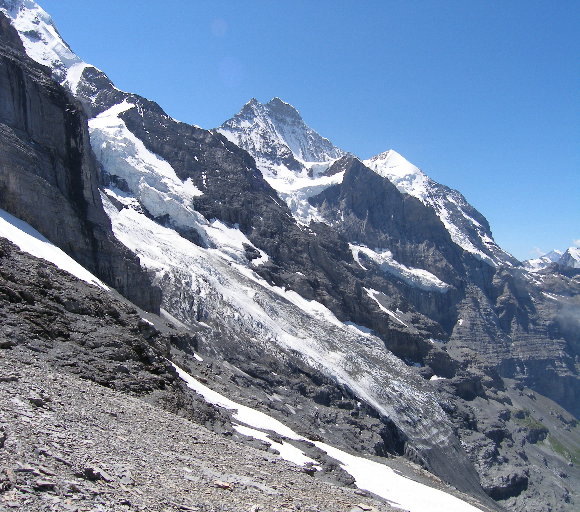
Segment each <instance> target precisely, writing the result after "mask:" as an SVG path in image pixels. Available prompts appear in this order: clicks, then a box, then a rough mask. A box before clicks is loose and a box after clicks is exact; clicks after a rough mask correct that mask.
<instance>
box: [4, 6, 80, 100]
mask: <svg viewBox="0 0 580 512" xmlns="http://www.w3.org/2000/svg"><path fill="white" fill-rule="evenodd" d="M0 11H2V12H3V13H4V14H6V16H8V17H9V18H10V19H11V20H12V24H13V25H14V28H16V30H17V31H18V32H19V34H20V38H21V39H22V43H23V44H24V48H25V50H26V53H27V54H28V56H29V57H30V58H32V59H33V60H35V61H36V62H38V63H40V64H43V65H45V66H48V67H49V68H50V69H51V70H52V72H53V75H54V77H55V78H56V79H57V80H58V81H59V82H60V83H62V84H63V85H66V86H68V87H69V88H70V90H71V91H72V92H73V93H74V92H75V91H76V88H77V86H78V83H79V80H80V78H81V76H82V73H83V71H84V69H85V68H86V67H87V63H86V62H83V61H82V60H81V59H80V58H79V57H78V56H77V55H76V54H75V53H74V52H73V51H72V50H71V49H70V47H69V46H68V44H66V43H65V42H64V41H63V39H62V37H61V36H60V34H59V33H58V30H57V29H56V26H55V24H54V22H53V21H52V18H51V17H50V16H49V15H48V14H47V13H46V11H45V10H44V9H42V7H40V6H39V5H38V4H37V3H36V2H34V1H33V0H0Z"/></svg>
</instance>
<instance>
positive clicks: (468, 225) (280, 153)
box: [218, 98, 517, 265]
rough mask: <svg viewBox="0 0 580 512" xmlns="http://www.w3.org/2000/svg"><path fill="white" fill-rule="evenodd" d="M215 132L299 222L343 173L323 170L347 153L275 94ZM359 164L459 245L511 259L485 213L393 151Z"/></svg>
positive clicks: (500, 260) (491, 258)
mask: <svg viewBox="0 0 580 512" xmlns="http://www.w3.org/2000/svg"><path fill="white" fill-rule="evenodd" d="M218 131H219V132H220V133H222V134H224V135H225V136H226V137H227V138H228V139H229V140H231V141H232V142H234V143H236V144H237V145H238V146H240V147H242V148H244V149H245V150H247V151H248V152H249V153H250V154H251V155H252V156H253V157H254V158H255V159H256V164H257V166H258V168H259V169H260V170H261V171H262V173H263V175H264V178H265V179H266V180H267V181H268V182H269V183H270V185H272V187H273V188H274V189H276V190H277V191H278V192H279V194H280V195H281V197H282V198H284V199H285V200H286V202H287V204H288V206H289V207H290V208H291V209H292V211H293V213H294V216H295V217H296V218H297V220H299V221H300V222H302V223H305V224H308V223H309V222H310V221H311V220H320V217H319V215H318V214H317V211H316V209H314V208H313V207H312V205H311V204H310V203H309V201H308V200H309V198H311V197H313V196H314V195H316V194H317V193H320V192H321V191H322V190H324V189H325V188H326V187H329V186H331V185H334V184H337V183H340V180H341V179H342V177H343V176H342V175H340V174H332V173H329V172H328V169H329V168H330V166H331V165H332V163H333V162H335V161H336V160H337V159H338V158H340V157H344V156H346V155H347V153H346V152H345V151H343V150H341V149H339V148H337V147H336V146H334V145H333V144H332V143H331V142H330V141H329V140H328V139H326V138H324V137H322V136H321V135H319V134H318V133H316V132H315V131H314V130H312V128H310V127H309V126H308V125H307V124H306V123H305V122H304V120H303V119H302V118H301V116H300V114H299V113H298V111H297V110H296V109H295V108H294V107H293V106H291V105H289V104H288V103H285V102H283V101H282V100H281V99H279V98H274V99H272V100H270V101H269V102H268V103H264V104H262V103H259V102H258V101H257V100H256V99H254V98H253V99H252V100H250V101H249V102H248V103H247V104H246V105H244V107H243V108H242V110H241V111H240V112H239V113H238V114H236V115H235V116H234V117H232V118H231V119H229V120H227V121H226V122H225V123H223V124H222V125H221V126H220V127H219V128H218ZM363 163H364V164H365V165H366V166H367V167H369V168H370V169H372V170H373V171H375V172H376V173H377V174H379V175H380V176H382V177H384V178H387V179H388V180H390V181H391V182H392V183H393V184H395V185H396V186H397V188H398V189H399V190H400V191H401V192H404V193H406V194H409V195H412V196H413V197H416V198H417V199H419V200H420V201H421V202H423V203H424V204H425V205H427V206H429V207H431V208H433V210H434V211H435V212H436V213H437V215H438V216H439V218H440V219H441V221H442V222H443V224H444V225H445V227H446V229H447V230H448V232H449V234H450V236H451V238H452V240H453V242H455V243H456V244H457V245H459V246H460V247H461V248H462V249H464V250H466V251H468V252H470V253H472V254H474V255H476V256H477V257H479V258H481V259H483V260H485V261H488V262H490V263H491V264H493V265H502V264H516V263H517V261H516V260H515V258H513V257H512V256H511V255H509V254H508V253H506V252H505V251H503V250H502V249H501V248H500V247H498V245H497V244H496V243H495V242H494V240H493V237H492V234H491V230H490V228H489V224H488V222H487V220H486V219H485V217H483V215H481V213H479V212H478V211H477V210H475V208H473V207H472V206H471V205H470V204H469V203H468V202H467V201H466V199H465V198H464V197H463V196H462V195H461V194H460V193H459V192H457V191H456V190H452V189H450V188H448V187H446V186H444V185H441V184H439V183H437V182H435V181H434V180H432V179H431V178H429V177H428V176H427V175H425V174H424V173H423V172H422V171H421V170H419V169H418V168H417V167H415V166H414V165H412V164H411V163H409V162H408V161H407V160H405V158H403V157H402V156H401V155H399V154H398V153H397V152H395V151H393V150H390V151H386V152H384V153H381V154H380V155H377V156H375V157H373V158H370V159H368V160H365V161H364V162H363Z"/></svg>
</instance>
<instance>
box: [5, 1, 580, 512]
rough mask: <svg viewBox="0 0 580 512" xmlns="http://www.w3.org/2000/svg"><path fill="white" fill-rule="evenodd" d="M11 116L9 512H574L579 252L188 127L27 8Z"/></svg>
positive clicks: (316, 141) (417, 180)
mask: <svg viewBox="0 0 580 512" xmlns="http://www.w3.org/2000/svg"><path fill="white" fill-rule="evenodd" d="M95 36H96V37H98V34H96V35H95ZM0 91H1V94H0V319H1V321H0V369H1V370H0V388H1V390H2V392H1V393H0V405H1V406H0V509H3V508H5V509H7V510H71V511H72V510H78V511H81V510H102V511H118V510H119V511H122V510H127V511H129V510H155V511H174V510H175V511H177V510H196V511H240V510H245V511H250V510H252V511H258V510H260V511H274V510H276V511H278V510H280V511H282V510H302V511H355V512H356V511H362V510H377V511H378V510H381V511H383V510H384V511H389V510H401V509H403V510H410V511H413V512H419V511H426V510H429V511H445V512H447V511H478V510H479V511H502V510H510V511H524V510H533V511H538V512H543V511H545V512H548V511H573V510H577V509H578V507H579V506H580V496H579V491H580V467H579V464H580V426H579V425H578V417H579V415H580V375H579V371H580V270H579V266H580V263H579V262H580V256H579V254H578V249H574V248H571V249H568V251H566V252H565V253H563V254H562V255H560V254H558V255H557V256H555V255H554V254H552V255H548V256H546V257H545V258H542V259H541V260H531V261H528V262H525V263H522V262H519V261H517V260H516V259H515V258H514V257H513V256H511V255H510V254H508V253H507V252H505V251H504V250H503V249H502V248H501V247H499V246H498V245H497V244H496V243H495V241H494V239H493V235H492V232H491V229H490V226H489V224H488V222H487V220H486V219H485V217H484V216H483V215H482V214H481V213H479V212H478V211H477V210H476V209H475V208H473V207H472V206H471V205H470V204H469V203H468V201H467V199H466V198H465V197H463V195H461V193H460V192H458V191H456V190H452V189H450V188H448V187H446V186H445V185H441V184H439V183H437V182H435V181H434V180H432V179H431V178H429V177H428V176H427V175H426V174H425V173H424V172H423V171H421V170H420V169H418V168H417V167H415V166H414V165H413V164H411V163H410V162H408V161H407V160H406V159H405V158H404V157H403V156H401V155H400V154H398V153H397V152H396V151H394V150H388V151H385V152H384V153H381V154H379V155H377V156H375V157H373V158H371V159H368V160H364V161H363V160H360V159H359V158H358V157H357V156H356V155H353V154H349V153H348V152H346V151H344V150H342V149H340V148H338V147H336V146H335V145H333V144H332V142H330V141H329V140H328V139H326V138H324V137H322V136H321V135H319V134H318V133H316V132H315V131H314V130H313V129H312V128H310V127H309V126H307V125H306V124H305V122H304V120H303V119H302V117H301V115H300V114H299V112H298V111H297V110H296V109H295V108H294V107H293V106H292V105H290V104H288V103H286V102H285V101H283V100H282V99H280V98H274V99H272V100H271V101H269V102H267V103H260V102H259V101H257V100H256V99H251V100H250V101H249V102H248V103H247V104H246V105H244V106H243V107H242V108H241V110H240V112H239V113H237V114H235V115H234V116H233V117H232V118H231V119H229V120H226V121H225V122H224V123H223V124H222V125H221V126H220V127H217V128H215V129H212V130H205V129H202V128H200V127H198V126H194V125H189V124H186V123H182V122H179V121H177V120H175V119H173V118H172V117H170V116H168V115H167V114H166V113H165V112H164V111H163V109H162V108H161V107H160V106H159V105H157V104H156V103H155V102H153V101H151V100H149V99H146V98H143V97H141V96H139V95H136V94H133V93H130V92H125V91H121V90H119V89H118V88H116V87H115V86H114V84H113V83H112V82H111V81H110V80H109V78H108V77H107V75H106V74H105V73H104V72H103V71H101V70H99V69H97V68H95V67H93V66H91V65H90V64H88V63H86V62H84V61H83V60H82V59H81V58H80V57H79V56H77V55H76V54H75V53H73V51H72V50H71V47H70V46H68V44H67V43H66V42H64V41H63V40H62V39H61V37H60V35H59V33H58V30H57V29H56V26H55V24H54V22H53V21H52V19H51V18H50V16H49V15H48V14H47V13H46V12H45V11H44V10H43V9H42V8H41V7H40V6H39V5H38V4H37V3H36V2H34V1H33V0H0ZM385 149H386V148H385Z"/></svg>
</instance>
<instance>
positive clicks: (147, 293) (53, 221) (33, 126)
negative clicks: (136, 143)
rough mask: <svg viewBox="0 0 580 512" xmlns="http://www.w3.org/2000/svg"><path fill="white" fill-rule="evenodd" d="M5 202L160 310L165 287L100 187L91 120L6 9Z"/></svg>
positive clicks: (0, 81) (0, 62) (1, 137)
mask: <svg viewBox="0 0 580 512" xmlns="http://www.w3.org/2000/svg"><path fill="white" fill-rule="evenodd" d="M0 23H1V27H2V28H1V31H0V34H1V35H2V40H1V42H2V43H4V44H3V45H2V46H1V47H0V89H1V90H2V95H1V97H0V207H1V208H3V209H5V210H6V211H8V212H10V213H12V214H13V215H15V216H16V217H18V218H20V219H22V220H24V221H26V222H28V223H29V224H30V225H32V226H33V227H34V228H35V229H37V230H38V231H40V232H41V233H43V234H44V235H45V236H46V237H47V238H48V239H49V240H50V241H52V242H53V243H54V244H55V245H57V246H58V247H60V248H61V249H63V250H64V251H65V252H66V253H67V254H69V255H70V256H72V257H73V258H75V259H76V260H77V261H78V262H79V263H81V265H83V266H85V267H86V268H87V269H90V270H91V271H92V272H94V273H95V274H96V275H98V276H99V277H100V278H101V279H102V280H103V281H105V282H106V283H108V284H110V285H111V286H113V287H115V288H116V289H118V290H119V291H120V292H121V293H122V294H124V295H126V296H127V297H129V298H130V299H131V300H133V301H134V302H135V303H136V304H138V305H140V306H142V307H144V308H145V309H147V310H151V311H158V309H159V302H160V292H159V290H156V289H154V288H152V287H151V285H150V283H149V280H148V278H147V276H146V275H145V274H144V273H143V272H142V271H141V269H140V266H139V261H138V259H137V258H135V257H134V256H133V255H131V253H130V252H128V251H127V250H126V249H124V248H123V247H122V246H120V244H119V243H118V242H116V241H115V239H114V237H113V235H112V231H111V228H110V222H109V220H108V218H107V216H106V215H105V213H104V210H103V207H102V204H101V199H100V193H99V189H98V181H99V171H98V167H97V164H96V162H95V159H94V156H93V154H92V151H91V147H90V142H89V135H88V130H87V124H86V118H85V116H84V114H83V112H82V109H81V108H80V107H79V105H78V103H77V102H76V101H75V100H74V99H73V98H72V97H71V96H70V95H69V94H68V93H67V92H66V91H65V90H64V89H63V88H62V87H61V86H59V85H58V84H57V83H55V82H54V81H53V80H52V79H51V77H50V71H49V70H48V69H46V68H44V67H43V66H40V65H39V64H36V63H34V62H33V61H31V60H30V59H28V58H27V57H25V56H24V55H22V52H21V51H19V52H16V51H15V50H14V48H16V49H18V50H21V48H19V45H18V44H17V43H16V42H15V41H16V39H18V36H17V34H16V32H15V31H14V30H12V29H11V27H10V25H9V23H8V21H7V20H6V18H5V17H4V15H3V14H2V13H0Z"/></svg>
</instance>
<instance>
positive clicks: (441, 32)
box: [39, 0, 580, 259]
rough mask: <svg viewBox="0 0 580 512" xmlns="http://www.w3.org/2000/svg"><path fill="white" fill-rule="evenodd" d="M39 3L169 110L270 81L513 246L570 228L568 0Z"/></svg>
mask: <svg viewBox="0 0 580 512" xmlns="http://www.w3.org/2000/svg"><path fill="white" fill-rule="evenodd" d="M39 3H40V4H41V5H42V6H43V7H44V8H45V10H47V11H48V12H49V13H50V14H51V15H52V16H53V18H54V20H55V22H56V24H57V26H58V28H59V30H60V32H61V35H62V36H63V37H64V39H65V40H66V41H67V42H68V43H69V44H70V45H71V47H72V49H73V50H74V51H75V52H77V53H78V54H79V55H80V56H81V57H82V58H83V59H84V60H86V61H87V62H90V63H92V64H94V65H96V66H97V67H99V68H101V69H103V70H104V71H105V72H106V73H107V74H108V75H109V76H110V77H111V79H112V80H113V81H114V82H115V84H116V85H117V86H118V87H119V88H121V89H124V90H128V91H132V92H137V93H140V94H142V95H144V96H146V97H148V98H150V99H153V100H155V101H157V102H158V103H159V104H160V105H161V106H162V107H163V108H164V109H165V110H166V111H167V112H168V113H169V114H171V115H172V116H174V117H176V118H178V119H181V120H183V121H187V122H190V123H195V124H198V125H200V126H202V127H204V128H212V127H215V126H218V125H220V124H221V123H222V122H223V121H225V120H226V119H228V118H229V117H231V116H232V115H233V114H235V113H236V112H237V111H238V110H239V109H240V108H241V106H242V105H243V104H244V103H245V102H246V101H248V100H249V99H250V98H251V97H256V98H257V99H258V100H260V101H267V100H269V99H271V98H272V97H274V96H279V97H281V98H282V99H284V100H285V101H288V102H289V103H292V104H293V105H294V106H295V107H297V108H298V110H300V112H301V113H302V115H303V117H304V119H305V121H306V122H307V123H308V124H309V125H310V126H311V127H312V128H314V129H315V130H317V131H318V132H319V133H321V134H322V135H324V136H325V137H328V138H329V139H331V140H332V141H333V142H334V143H335V144H336V145H338V146H340V147H342V148H343V149H346V150H348V151H351V152H352V153H354V154H356V155H359V156H360V157H362V158H368V157H370V156H372V155H374V154H377V153H380V152H382V151H385V150H387V149H391V148H392V149H395V150H397V151H398V152H399V153H401V154H403V155H404V156H405V157H406V158H407V159H408V160H410V161H411V162H412V163H414V164H415V165H417V166H419V167H420V168H421V169H423V170H424V171H425V172H426V173H427V174H429V175H430V176H431V177H432V178H433V179H435V180H437V181H439V182H441V183H444V184H446V185H449V186H451V187H453V188H456V189H458V190H460V191H461V192H462V193H463V194H464V195H465V196H466V197H467V199H468V200H469V201H470V202H471V203H472V204H473V205H474V206H475V207H476V208H478V209H479V210H480V211H481V212H482V213H483V214H484V215H485V216H486V217H487V218H488V220H489V222H490V224H491V227H492V231H493V233H494V236H495V238H496V241H497V242H498V243H499V244H500V245H501V246H502V247H504V248H505V249H507V250H508V251H510V252H512V253H513V254H514V255H515V256H517V257H518V258H520V259H525V258H529V257H532V256H533V255H534V254H535V249H540V250H543V251H548V250H550V249H552V248H560V249H563V248H566V247H568V246H570V245H573V243H574V242H573V241H574V240H576V241H578V242H580V240H578V239H580V121H579V120H580V96H579V91H580V87H579V86H580V73H579V71H580V66H579V61H578V55H579V54H580V31H579V30H578V27H577V21H578V19H580V2H579V1H577V0H573V1H572V0H571V1H568V0H558V1H553V0H544V1H537V0H510V1H509V2H506V1H503V0H502V1H500V0H495V1H494V0H413V1H407V0H398V1H388V0H375V1H371V0H368V1H354V0H351V1H346V0H333V1H326V0H317V1H312V0H293V1H287V2H282V1H276V0H247V1H239V0H227V1H226V0H221V1H220V0H212V1H209V0H165V1H163V2H161V1H149V0H123V1H119V0H114V1H113V0H99V1H98V2H79V1H78V0H39Z"/></svg>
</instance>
